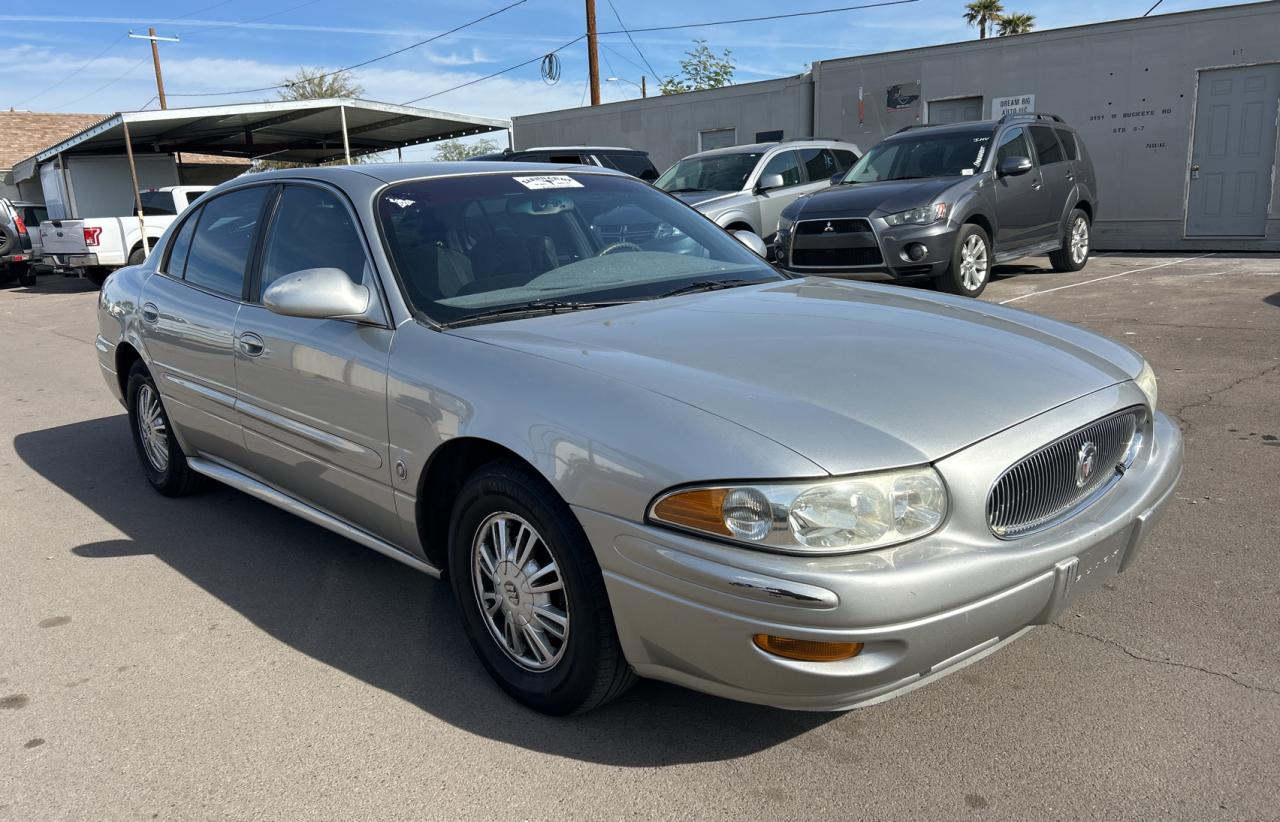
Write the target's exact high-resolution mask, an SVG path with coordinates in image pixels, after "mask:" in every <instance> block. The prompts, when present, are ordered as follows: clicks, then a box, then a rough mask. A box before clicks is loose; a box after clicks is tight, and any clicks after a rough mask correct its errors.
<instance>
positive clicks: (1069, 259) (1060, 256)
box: [1049, 208, 1093, 271]
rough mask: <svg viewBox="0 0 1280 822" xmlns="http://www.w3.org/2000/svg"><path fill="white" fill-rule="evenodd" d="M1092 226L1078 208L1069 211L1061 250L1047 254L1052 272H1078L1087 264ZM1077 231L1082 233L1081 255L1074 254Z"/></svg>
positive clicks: (1086, 215) (1086, 216) (1087, 217)
mask: <svg viewBox="0 0 1280 822" xmlns="http://www.w3.org/2000/svg"><path fill="white" fill-rule="evenodd" d="M1092 229H1093V226H1092V225H1091V224H1090V222H1089V215H1088V214H1085V213H1084V212H1083V211H1081V210H1080V209H1078V208H1073V209H1071V214H1069V215H1068V216H1067V227H1066V230H1064V231H1063V232H1062V248H1059V249H1058V250H1057V251H1054V252H1052V253H1051V254H1049V263H1050V265H1052V266H1053V270H1054V271H1079V270H1081V269H1082V268H1084V267H1085V266H1086V265H1088V264H1089V246H1090V240H1092V239H1093V236H1092V234H1091V233H1090V232H1091V231H1092ZM1077 230H1082V231H1083V233H1084V236H1083V241H1084V248H1083V253H1079V254H1077V253H1076V250H1075V248H1074V247H1073V246H1074V241H1075V240H1076V233H1077Z"/></svg>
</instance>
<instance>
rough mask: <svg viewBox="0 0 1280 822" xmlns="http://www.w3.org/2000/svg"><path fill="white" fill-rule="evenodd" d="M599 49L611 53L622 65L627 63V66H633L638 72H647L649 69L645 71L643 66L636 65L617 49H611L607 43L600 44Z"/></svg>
mask: <svg viewBox="0 0 1280 822" xmlns="http://www.w3.org/2000/svg"><path fill="white" fill-rule="evenodd" d="M600 48H602V49H604V50H605V51H608V52H612V54H613V56H614V57H617V58H618V59H619V60H621V61H622V62H624V63H627V64H629V65H631V66H634V67H635V68H637V69H639V70H640V71H648V70H649V69H647V68H646V67H645V66H642V65H640V64H639V63H637V62H636V61H635V60H632V59H631V58H630V57H628V56H627V55H625V54H623V53H622V52H620V51H618V50H617V49H615V48H613V47H612V46H610V45H609V44H608V43H601V44H600Z"/></svg>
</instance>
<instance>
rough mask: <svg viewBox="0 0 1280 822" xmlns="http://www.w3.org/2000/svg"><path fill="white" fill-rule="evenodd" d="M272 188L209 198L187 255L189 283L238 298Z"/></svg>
mask: <svg viewBox="0 0 1280 822" xmlns="http://www.w3.org/2000/svg"><path fill="white" fill-rule="evenodd" d="M272 188H273V187H272V186H254V187H252V188H242V189H240V190H239V191H233V192H231V193H230V194H223V195H222V196H221V197H218V198H216V199H213V200H210V201H209V202H208V203H206V204H205V205H204V206H203V207H202V208H201V209H200V221H199V223H198V224H197V225H196V230H195V234H194V235H193V236H192V238H191V251H190V253H188V254H187V268H186V272H185V279H186V281H187V282H189V283H192V284H194V285H198V286H201V287H202V288H207V289H209V290H210V291H212V292H214V293H216V294H223V295H225V296H228V297H233V298H236V299H239V297H240V295H241V294H242V293H243V291H244V275H245V269H246V268H247V267H248V263H249V251H250V249H252V248H253V238H254V235H255V233H256V232H257V230H258V223H259V221H260V220H261V219H262V206H263V204H264V203H265V202H266V200H267V194H268V193H269V192H270V191H272Z"/></svg>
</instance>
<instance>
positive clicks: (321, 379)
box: [235, 183, 402, 541]
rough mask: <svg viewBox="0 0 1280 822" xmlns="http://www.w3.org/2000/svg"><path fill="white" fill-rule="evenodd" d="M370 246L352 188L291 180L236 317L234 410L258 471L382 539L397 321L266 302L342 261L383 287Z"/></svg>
mask: <svg viewBox="0 0 1280 822" xmlns="http://www.w3.org/2000/svg"><path fill="white" fill-rule="evenodd" d="M369 260H370V256H369V253H368V245H367V243H366V242H365V237H364V235H363V233H362V231H361V229H360V226H359V221H358V220H356V218H355V216H354V214H353V213H352V211H351V209H350V207H349V205H348V204H347V202H346V199H345V197H344V196H343V195H342V194H340V193H338V192H337V191H336V190H334V189H331V188H329V187H327V186H323V185H319V184H311V183H289V184H287V185H286V186H285V187H284V190H283V192H282V193H281V195H280V199H279V202H278V203H277V205H276V207H275V209H274V216H273V217H272V218H271V221H270V223H269V225H268V228H267V230H266V233H265V235H264V240H263V243H262V250H261V253H260V263H259V265H258V269H259V273H258V274H257V275H256V277H255V283H254V286H253V289H252V294H251V297H250V299H249V301H248V302H247V303H246V304H245V305H244V306H243V308H241V310H240V314H239V316H238V318H237V322H236V328H235V338H236V354H235V363H236V366H235V370H236V388H237V391H238V393H239V403H238V409H239V411H240V414H239V419H240V422H241V424H242V425H243V427H244V437H245V444H246V446H247V449H248V453H247V455H246V459H247V463H246V466H247V467H248V469H249V470H250V471H252V472H253V473H254V474H256V475H257V476H260V477H262V478H263V479H265V480H266V481H267V482H268V483H270V484H272V485H274V486H276V487H277V488H280V489H281V490H283V491H285V492H287V493H289V494H290V495H292V496H295V497H298V498H300V499H303V500H305V501H306V502H309V503H311V504H312V505H315V506H317V507H319V508H322V509H324V510H325V511H328V512H330V513H332V514H336V515H337V516H339V517H341V518H342V519H344V520H347V521H348V522H351V523H354V524H355V525H358V526H360V527H361V528H364V529H365V530H367V531H370V532H371V533H374V534H377V535H378V536H381V537H382V538H384V539H389V540H393V541H399V540H400V539H401V538H402V534H401V533H400V522H399V519H398V518H397V516H396V513H395V501H394V497H393V492H392V489H391V471H390V466H389V465H388V446H387V358H388V354H389V352H390V350H391V338H392V336H393V334H394V331H393V330H392V329H391V328H389V327H385V326H374V325H365V324H360V323H356V322H348V321H345V320H324V319H310V318H304V317H286V316H282V315H280V314H276V313H274V312H272V311H270V310H268V309H267V308H265V307H264V306H263V305H262V300H261V294H262V292H263V291H264V290H266V288H267V287H269V286H270V285H271V284H272V283H273V282H275V281H276V280H278V279H280V278H281V277H284V276H285V275H288V274H290V273H293V272H295V271H301V270H304V269H308V268H339V269H341V270H342V271H343V272H345V273H346V275H347V276H348V277H350V278H351V279H352V280H353V281H355V282H357V283H360V284H362V285H365V286H367V287H368V288H369V289H370V290H371V291H372V292H373V293H374V294H375V299H380V297H378V296H377V295H378V285H377V283H376V282H375V279H376V278H375V276H374V273H373V269H372V266H371V264H370V262H369Z"/></svg>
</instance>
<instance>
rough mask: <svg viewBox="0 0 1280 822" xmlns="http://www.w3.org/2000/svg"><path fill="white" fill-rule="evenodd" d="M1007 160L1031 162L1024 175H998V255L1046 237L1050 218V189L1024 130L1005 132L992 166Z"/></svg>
mask: <svg viewBox="0 0 1280 822" xmlns="http://www.w3.org/2000/svg"><path fill="white" fill-rule="evenodd" d="M1007 157H1026V158H1027V159H1029V160H1031V162H1032V167H1031V170H1030V171H1028V172H1027V173H1025V174H1018V175H1013V176H1008V177H1000V176H997V177H996V179H995V189H996V220H997V222H998V224H999V225H998V227H997V229H996V236H995V237H993V238H992V241H993V242H994V243H995V250H996V251H997V252H1004V251H1013V250H1015V249H1018V248H1024V247H1026V246H1028V245H1032V244H1034V243H1037V242H1040V241H1042V240H1044V239H1046V238H1047V237H1048V236H1049V233H1050V230H1049V224H1050V221H1051V220H1052V217H1050V213H1049V212H1050V202H1049V188H1048V187H1047V186H1046V185H1045V184H1044V177H1043V175H1042V173H1041V171H1040V166H1039V164H1038V163H1036V155H1035V151H1034V150H1033V149H1032V147H1031V140H1030V139H1029V138H1028V136H1027V131H1026V129H1025V128H1021V127H1019V128H1012V129H1009V130H1008V131H1006V132H1005V133H1004V134H1003V135H1002V136H1001V137H1000V142H999V145H998V146H997V147H996V156H995V161H994V163H995V165H994V167H995V168H997V169H999V167H1000V161H1001V160H1004V159H1005V158H1007Z"/></svg>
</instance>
